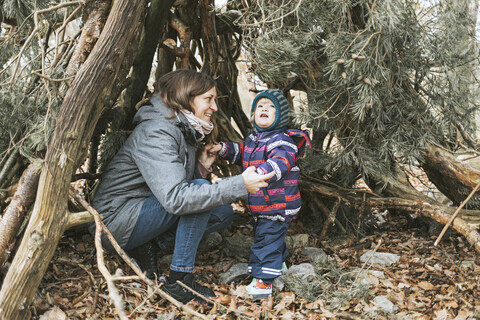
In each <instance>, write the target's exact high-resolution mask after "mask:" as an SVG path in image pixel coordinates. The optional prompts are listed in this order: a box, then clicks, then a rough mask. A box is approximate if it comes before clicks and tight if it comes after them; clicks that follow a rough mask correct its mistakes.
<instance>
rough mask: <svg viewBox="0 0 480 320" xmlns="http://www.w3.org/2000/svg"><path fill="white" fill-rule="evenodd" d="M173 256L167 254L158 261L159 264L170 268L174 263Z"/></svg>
mask: <svg viewBox="0 0 480 320" xmlns="http://www.w3.org/2000/svg"><path fill="white" fill-rule="evenodd" d="M172 258H173V254H166V255H164V256H162V257H161V258H160V259H158V264H159V265H163V266H165V265H166V266H169V267H170V264H171V263H172Z"/></svg>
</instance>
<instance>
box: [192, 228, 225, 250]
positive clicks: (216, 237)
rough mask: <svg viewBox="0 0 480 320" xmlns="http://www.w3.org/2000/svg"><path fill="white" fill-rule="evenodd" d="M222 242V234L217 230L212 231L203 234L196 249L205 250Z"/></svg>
mask: <svg viewBox="0 0 480 320" xmlns="http://www.w3.org/2000/svg"><path fill="white" fill-rule="evenodd" d="M221 242H222V236H221V235H220V233H218V232H212V233H209V234H207V235H205V236H203V238H202V241H200V244H199V245H198V251H200V252H206V251H208V250H212V249H214V248H216V247H218V245H219V244H220V243H221Z"/></svg>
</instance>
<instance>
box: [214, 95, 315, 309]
mask: <svg viewBox="0 0 480 320" xmlns="http://www.w3.org/2000/svg"><path fill="white" fill-rule="evenodd" d="M251 113H252V120H253V125H254V127H255V130H254V131H253V132H252V134H250V136H249V137H248V138H247V139H246V141H245V142H240V143H233V142H221V143H220V145H216V146H215V149H214V150H215V151H218V155H219V156H220V157H222V158H224V159H227V160H229V161H230V162H233V163H236V164H240V165H242V166H243V169H244V170H245V169H247V168H248V167H251V166H254V167H255V168H256V170H257V173H259V174H267V173H269V172H272V171H274V172H275V176H274V177H273V178H272V179H270V181H268V183H269V184H268V187H266V188H262V189H260V191H258V192H257V193H255V194H248V198H247V201H246V205H247V208H248V210H249V211H250V213H251V214H252V215H253V220H254V221H253V231H254V244H253V245H252V247H251V248H250V261H249V266H248V271H249V272H250V274H251V276H252V277H253V281H252V283H250V284H249V285H248V286H247V287H246V288H247V292H248V294H249V295H250V296H251V297H252V298H254V299H263V298H267V297H268V296H269V295H271V294H272V282H273V280H274V279H275V278H277V277H278V276H280V273H281V270H282V266H283V265H284V261H285V259H286V258H287V256H288V250H287V248H286V245H285V236H286V234H287V230H288V227H289V225H290V222H291V221H292V220H293V219H295V218H296V216H297V214H298V211H299V210H300V205H301V199H300V191H299V188H298V179H299V176H300V170H299V168H298V167H297V166H296V162H297V160H298V158H299V156H300V154H301V153H303V151H304V150H305V146H306V143H308V144H309V145H310V146H311V141H310V137H309V135H308V132H307V131H302V130H296V129H287V126H288V122H289V118H290V115H289V113H290V106H289V104H288V101H287V99H286V98H285V96H284V95H283V93H282V92H281V91H280V90H278V89H268V90H265V91H263V92H261V93H259V94H258V95H257V96H256V97H255V99H254V100H253V103H252V110H251Z"/></svg>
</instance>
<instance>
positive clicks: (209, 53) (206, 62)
mask: <svg viewBox="0 0 480 320" xmlns="http://www.w3.org/2000/svg"><path fill="white" fill-rule="evenodd" d="M198 4H199V10H200V19H201V20H202V42H203V65H202V70H201V71H202V72H205V73H207V74H209V75H211V76H212V77H215V74H216V72H217V64H218V61H217V54H218V44H217V41H218V40H217V31H216V30H215V11H214V10H211V8H212V7H213V6H214V1H213V0H200V1H199V3H198Z"/></svg>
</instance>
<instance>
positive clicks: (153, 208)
mask: <svg viewBox="0 0 480 320" xmlns="http://www.w3.org/2000/svg"><path fill="white" fill-rule="evenodd" d="M192 183H194V184H197V185H202V184H205V183H210V182H208V181H207V180H205V179H195V180H192ZM232 220H233V209H232V207H231V206H230V205H229V204H227V205H223V206H220V207H217V208H214V209H211V210H208V211H205V212H200V213H193V214H188V215H173V214H170V213H168V212H167V211H166V210H165V209H164V208H163V206H162V205H161V204H160V202H158V200H157V198H155V196H151V197H149V198H148V199H146V200H145V202H144V203H143V205H142V209H141V210H140V216H139V217H138V220H137V223H136V224H135V228H134V229H133V231H132V234H131V236H130V239H129V240H128V243H127V245H126V247H125V249H126V250H131V249H134V248H136V247H138V246H140V245H142V244H144V243H146V242H148V241H151V240H155V241H156V242H157V244H158V246H159V247H160V248H161V249H165V248H168V247H171V246H172V245H174V250H173V258H172V264H171V265H170V269H171V270H174V271H179V272H193V268H194V264H195V256H196V254H197V249H198V244H199V243H200V240H201V239H202V237H203V235H204V234H208V233H211V232H214V231H218V230H221V229H224V228H226V227H227V226H228V225H229V224H230V223H231V222H232Z"/></svg>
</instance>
